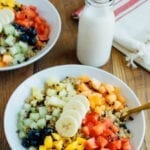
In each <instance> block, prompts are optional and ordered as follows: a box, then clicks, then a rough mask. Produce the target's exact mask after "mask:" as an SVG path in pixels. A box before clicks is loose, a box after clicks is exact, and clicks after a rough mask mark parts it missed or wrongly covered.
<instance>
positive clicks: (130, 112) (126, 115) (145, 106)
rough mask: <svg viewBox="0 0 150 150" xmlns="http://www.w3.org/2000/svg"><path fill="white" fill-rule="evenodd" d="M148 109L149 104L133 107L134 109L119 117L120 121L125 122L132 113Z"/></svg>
mask: <svg viewBox="0 0 150 150" xmlns="http://www.w3.org/2000/svg"><path fill="white" fill-rule="evenodd" d="M149 108H150V102H148V103H146V104H143V105H141V106H138V107H135V108H131V109H129V110H127V111H125V112H123V113H122V115H121V119H123V120H125V119H127V118H128V117H129V116H130V115H131V114H133V113H137V112H139V111H142V110H145V109H149Z"/></svg>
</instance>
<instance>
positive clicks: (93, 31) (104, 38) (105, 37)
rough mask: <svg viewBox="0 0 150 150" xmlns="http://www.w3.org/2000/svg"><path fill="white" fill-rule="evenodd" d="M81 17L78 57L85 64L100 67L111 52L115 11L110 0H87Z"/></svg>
mask: <svg viewBox="0 0 150 150" xmlns="http://www.w3.org/2000/svg"><path fill="white" fill-rule="evenodd" d="M85 3H86V5H85V8H84V10H83V12H82V13H81V15H80V18H79V26H78V38H77V58H78V60H79V61H80V62H81V63H82V64H85V65H90V66H95V67H100V66H102V65H104V64H106V63H107V61H108V60H109V57H110V54H111V48H112V41H113V34H114V24H115V21H114V20H115V19H114V13H113V10H112V7H111V4H112V1H110V0H85Z"/></svg>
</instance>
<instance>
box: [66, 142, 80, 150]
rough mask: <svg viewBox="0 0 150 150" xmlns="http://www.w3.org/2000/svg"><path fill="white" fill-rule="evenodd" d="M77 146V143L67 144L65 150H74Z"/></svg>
mask: <svg viewBox="0 0 150 150" xmlns="http://www.w3.org/2000/svg"><path fill="white" fill-rule="evenodd" d="M77 146H78V142H77V141H74V142H72V143H71V144H69V145H68V146H67V147H66V148H65V150H75V149H77Z"/></svg>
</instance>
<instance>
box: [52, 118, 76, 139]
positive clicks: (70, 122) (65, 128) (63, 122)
mask: <svg viewBox="0 0 150 150" xmlns="http://www.w3.org/2000/svg"><path fill="white" fill-rule="evenodd" d="M55 128H56V130H57V132H58V133H59V134H60V135H61V136H64V137H72V136H74V135H75V134H76V133H77V131H78V124H77V121H76V119H74V118H73V117H72V116H63V117H60V118H59V119H58V120H57V121H56V124H55Z"/></svg>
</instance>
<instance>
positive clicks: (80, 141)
mask: <svg viewBox="0 0 150 150" xmlns="http://www.w3.org/2000/svg"><path fill="white" fill-rule="evenodd" d="M77 142H78V144H82V145H84V144H85V142H86V139H84V138H81V137H77Z"/></svg>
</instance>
